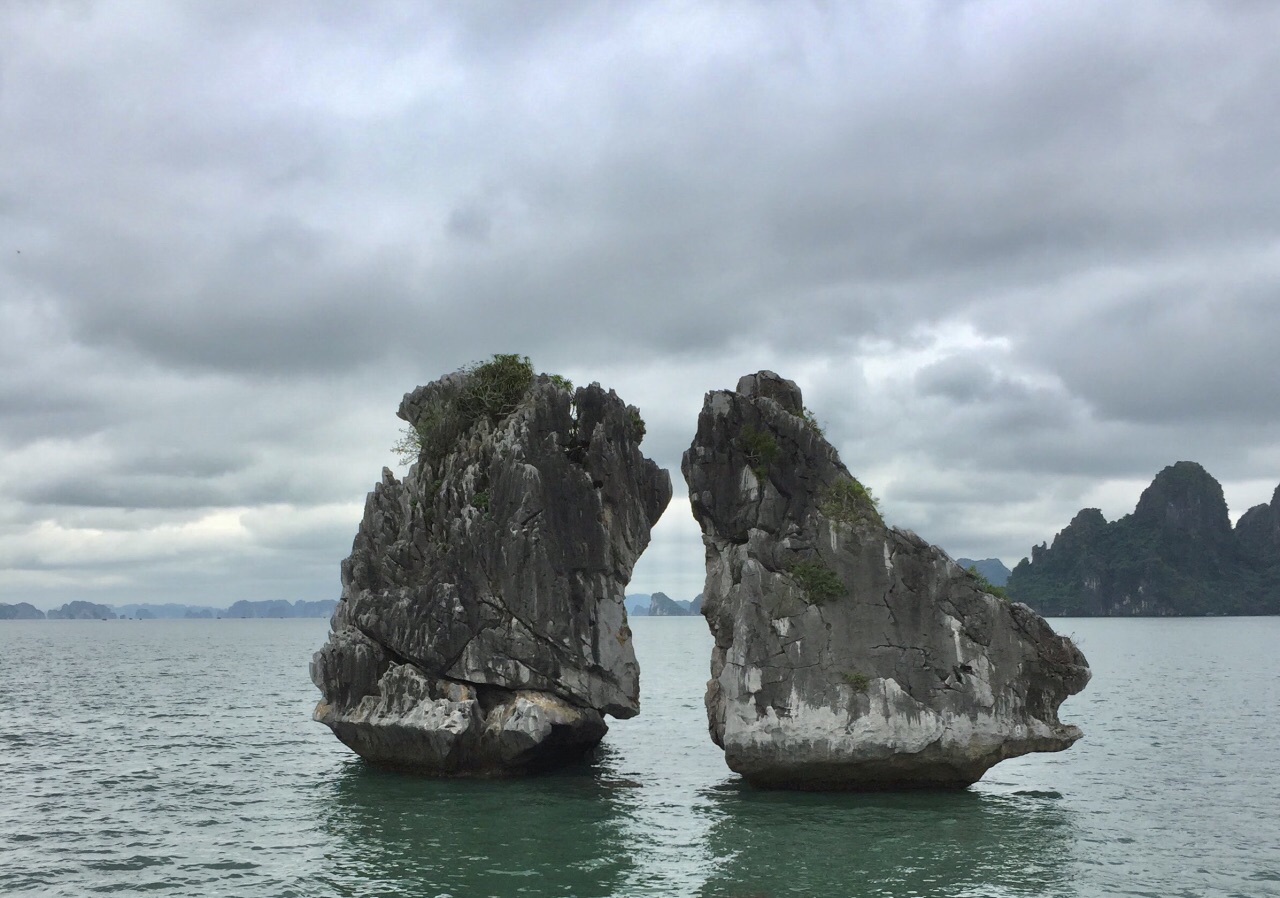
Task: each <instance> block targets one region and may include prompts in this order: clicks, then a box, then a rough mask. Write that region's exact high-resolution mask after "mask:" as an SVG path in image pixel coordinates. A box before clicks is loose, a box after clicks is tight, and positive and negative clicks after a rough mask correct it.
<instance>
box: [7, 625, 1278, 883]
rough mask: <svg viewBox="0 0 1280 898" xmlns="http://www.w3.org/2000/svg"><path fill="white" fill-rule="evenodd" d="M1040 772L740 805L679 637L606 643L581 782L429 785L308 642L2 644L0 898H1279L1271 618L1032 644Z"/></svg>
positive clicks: (223, 637)
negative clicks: (330, 689)
mask: <svg viewBox="0 0 1280 898" xmlns="http://www.w3.org/2000/svg"><path fill="white" fill-rule="evenodd" d="M1053 623H1054V624H1055V626H1056V627H1057V628H1058V629H1059V630H1060V631H1063V632H1068V633H1071V632H1074V633H1075V635H1076V636H1077V638H1078V639H1079V640H1080V642H1081V643H1082V646H1083V648H1084V651H1085V653H1086V655H1087V656H1088V657H1089V660H1090V662H1091V664H1092V666H1093V670H1094V680H1093V682H1092V683H1091V684H1090V686H1089V688H1088V689H1087V690H1086V691H1085V692H1084V693H1083V694H1082V695H1079V696H1076V697H1075V698H1072V699H1071V700H1069V701H1068V702H1067V704H1066V705H1064V707H1063V718H1064V719H1065V720H1069V721H1071V722H1074V723H1077V724H1079V725H1080V726H1082V727H1083V728H1084V730H1085V733H1086V736H1085V739H1084V740H1083V741H1082V742H1080V743H1078V744H1077V745H1076V746H1075V747H1074V748H1072V749H1071V750H1069V751H1067V752H1063V753H1060V754H1054V755H1035V756H1030V757H1027V758H1020V759H1016V760H1013V761H1008V762H1005V763H1004V764H1001V765H999V766H997V767H996V768H994V769H993V770H992V771H991V772H989V773H988V774H987V776H986V777H985V778H984V779H983V781H982V782H980V783H979V784H977V785H976V786H974V787H973V788H971V789H969V790H967V791H965V792H961V793H951V794H912V795H812V794H787V793H773V792H759V791H754V790H752V789H749V788H746V787H744V786H743V785H742V784H741V783H740V782H739V781H738V780H737V778H736V777H735V776H734V775H733V774H732V773H731V772H730V771H729V770H728V769H727V768H725V766H724V763H723V760H722V757H721V754H720V752H719V750H718V749H716V748H715V746H714V745H712V744H711V742H710V741H709V739H708V738H707V736H706V724H705V715H704V711H703V708H702V691H703V686H704V683H705V680H706V677H707V665H708V658H709V654H710V637H709V635H708V633H707V630H706V626H705V624H704V623H703V621H702V620H701V619H700V618H654V619H644V618H641V619H638V620H635V621H633V623H632V625H633V628H634V630H635V639H636V649H637V653H638V654H639V657H640V662H641V667H642V691H643V696H642V703H643V708H642V713H641V716H640V717H638V718H635V719H634V720H629V721H620V722H614V723H613V726H612V729H611V730H610V732H609V735H608V736H607V737H606V739H605V742H604V743H603V744H602V746H601V749H600V751H599V753H598V756H597V757H596V758H595V759H594V760H593V761H592V763H590V764H588V765H584V766H582V767H580V768H576V769H573V770H569V771H564V772H562V773H558V774H554V775H547V776H541V777H537V778H533V779H523V780H508V781H475V782H466V781H459V782H448V781H433V780H427V779H417V778H412V777H406V776H399V775H393V774H385V773H380V772H377V771H372V770H369V769H367V768H366V767H365V766H364V765H363V764H362V763H361V762H360V761H359V760H358V759H356V758H355V757H354V756H353V755H351V754H350V753H349V752H348V751H347V749H346V748H344V747H343V746H342V745H341V744H340V743H338V742H337V740H335V739H334V738H333V737H332V736H331V735H330V733H329V731H328V730H327V729H325V728H324V727H322V726H320V725H318V724H314V723H312V722H311V721H310V712H311V708H312V706H313V705H314V702H315V700H316V698H317V694H316V692H315V690H314V688H313V687H312V685H311V683H310V682H309V681H308V679H307V673H306V666H307V660H308V658H309V656H310V653H311V652H312V651H313V650H314V649H316V648H317V647H318V646H319V645H320V644H321V643H322V642H323V640H324V637H325V632H326V629H327V622H325V621H319V620H301V621H298V620H293V621H260V620H259V621H255V620H223V621H216V620H215V621H163V620H161V621H105V622H104V621H83V622H81V621H47V622H46V621H30V622H27V621H21V622H5V623H3V624H0V790H2V791H0V895H5V896H8V895H57V896H62V895H68V896H70V895H76V896H79V895H98V894H117V895H158V896H174V895H193V896H196V895H227V896H250V898H252V896H308V898H310V896H331V895H333V896H336V895H343V896H346V895H351V896H357V895H358V896H383V895H385V896H451V898H471V896H531V898H532V896H547V898H551V896H632V895H636V896H725V898H729V896H736V898H765V896H767V898H780V896H809V895H812V896H893V898H905V896H938V898H967V896H992V898H995V896H1113V895H1117V896H1119V895H1134V896H1152V898H1156V896H1158V898H1170V896H1244V898H1263V896H1280V619H1274V618H1267V619H1261V618H1253V619H1195V620H1190V619H1184V620H1060V621H1054V622H1053Z"/></svg>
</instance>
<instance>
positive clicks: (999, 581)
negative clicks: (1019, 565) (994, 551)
mask: <svg viewBox="0 0 1280 898" xmlns="http://www.w3.org/2000/svg"><path fill="white" fill-rule="evenodd" d="M956 564H958V565H960V566H961V567H962V568H964V569H965V570H968V569H969V568H973V569H974V570H975V571H977V572H978V573H979V574H981V575H982V576H984V577H986V578H987V582H988V583H990V584H991V585H992V586H1004V585H1005V584H1006V583H1008V582H1009V569H1008V568H1007V567H1005V566H1004V562H1003V561H1001V560H1000V559H999V558H983V559H982V560H980V561H974V560H973V559H972V558H957V559H956Z"/></svg>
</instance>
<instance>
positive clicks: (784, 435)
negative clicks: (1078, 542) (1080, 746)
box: [682, 371, 1090, 789]
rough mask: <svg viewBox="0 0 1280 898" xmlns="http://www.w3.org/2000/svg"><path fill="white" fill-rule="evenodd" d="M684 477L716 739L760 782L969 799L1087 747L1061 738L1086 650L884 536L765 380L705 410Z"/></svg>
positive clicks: (913, 541)
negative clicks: (701, 582) (1017, 764)
mask: <svg viewBox="0 0 1280 898" xmlns="http://www.w3.org/2000/svg"><path fill="white" fill-rule="evenodd" d="M682 469H683V472H684V475H685V479H686V480H687V481H688V483H689V496H690V499H691V501H692V506H693V513H694V516H695V517H696V518H697V520H698V522H699V524H700V525H701V527H702V532H703V542H704V544H705V547H706V558H707V581H706V589H705V595H704V598H703V605H702V613H703V615H704V616H705V617H706V619H707V622H708V624H709V626H710V627H711V631H712V633H713V635H714V636H715V648H714V649H713V654H712V660H711V680H710V681H709V682H708V684H707V694H706V705H707V716H708V723H709V727H710V731H711V738H712V739H713V740H714V741H715V742H716V744H717V745H719V746H721V747H722V748H723V749H724V752H725V759H726V761H727V762H728V764H729V766H730V767H731V768H732V769H733V770H735V771H737V772H738V773H740V774H741V775H742V776H743V777H745V778H746V779H747V780H748V781H750V782H751V783H753V784H756V785H760V786H765V787H774V788H794V789H901V788H959V787H964V786H967V785H969V784H971V783H973V782H975V781H976V780H977V779H979V778H980V777H981V776H982V775H983V773H985V772H986V771H987V770H988V769H989V768H990V767H991V766H992V765H994V764H996V763H998V762H1000V761H1002V760H1004V759H1005V758H1012V757H1016V756H1018V755H1022V754H1026V753H1028V752H1034V751H1060V750H1062V749H1065V748H1067V747H1068V746H1070V745H1071V744H1072V743H1073V742H1075V741H1076V740H1077V739H1079V738H1080V736H1081V733H1080V730H1079V729H1078V728H1076V727H1074V726H1069V725H1065V724H1063V723H1061V722H1060V721H1059V720H1058V707H1059V706H1060V705H1061V704H1062V702H1063V701H1064V700H1065V699H1066V698H1067V696H1069V695H1073V694H1075V693H1077V692H1079V691H1080V690H1082V689H1083V688H1084V687H1085V685H1086V684H1087V683H1088V681H1089V676H1090V673H1089V667H1088V663H1087V662H1086V660H1085V658H1084V656H1083V655H1082V654H1081V652H1080V650H1079V649H1078V648H1077V647H1076V646H1075V645H1074V644H1073V643H1072V642H1071V640H1070V639H1068V638H1066V637H1063V636H1059V635H1057V634H1055V633H1054V632H1053V630H1052V629H1051V628H1050V627H1049V625H1048V624H1046V623H1045V622H1044V620H1043V619H1042V618H1040V617H1039V616H1038V615H1037V614H1035V612H1033V611H1031V610H1030V609H1029V608H1027V607H1026V606H1025V605H1020V604H1011V603H1010V602H1008V601H1007V600H1005V599H1003V598H1000V597H998V596H996V595H993V594H990V593H988V592H986V591H985V590H984V588H983V586H982V585H981V583H980V582H979V581H978V580H976V579H975V578H974V577H973V576H971V575H970V574H969V573H968V572H966V571H965V570H964V569H962V568H961V567H960V566H959V565H957V564H956V563H955V562H954V561H952V560H951V558H950V557H948V556H947V554H946V553H945V552H943V551H942V550H941V549H939V548H937V547H935V546H931V545H929V544H928V543H926V542H925V541H924V540H922V539H920V538H919V537H918V536H916V535H915V534H913V533H910V532H908V531H905V530H899V529H897V528H893V527H888V526H886V525H885V524H884V523H883V521H882V520H881V518H880V515H879V513H878V511H877V510H876V508H875V506H874V504H873V502H872V501H871V500H870V498H869V497H868V496H867V495H866V493H865V492H864V491H862V489H861V486H860V485H858V484H857V481H856V480H854V479H853V478H852V477H851V476H850V475H849V472H848V470H847V469H846V468H845V466H844V465H843V464H842V463H841V461H840V458H839V456H838V454H837V453H836V451H835V449H834V448H833V447H832V446H831V444H830V443H828V442H827V441H826V439H825V438H824V437H823V436H822V434H821V432H820V431H819V430H818V428H817V427H816V426H814V425H813V424H812V423H811V422H810V421H809V420H807V419H806V416H805V411H804V404H803V399H802V397H801V394H800V390H799V388H798V387H797V386H796V385H795V384H794V383H792V382H791V381H788V380H784V379H782V378H780V377H779V376H778V375H776V374H774V373H772V372H768V371H762V372H759V373H757V374H753V375H748V376H746V377H744V378H742V379H741V380H740V381H739V382H738V387H737V390H736V391H727V390H725V391H716V392H712V393H708V394H707V396H706V400H705V403H704V405H703V408H702V413H701V414H700V416H699V418H698V431H697V435H696V437H695V438H694V441H693V444H692V446H690V448H689V450H688V451H687V452H686V453H685V455H684V462H683V465H682Z"/></svg>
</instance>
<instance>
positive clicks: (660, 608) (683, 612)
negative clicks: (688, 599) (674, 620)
mask: <svg viewBox="0 0 1280 898" xmlns="http://www.w3.org/2000/svg"><path fill="white" fill-rule="evenodd" d="M692 613H693V612H692V611H690V610H689V607H688V605H687V604H686V603H684V602H677V601H676V600H675V599H673V598H671V596H669V595H667V594H666V593H665V592H655V593H654V594H653V595H651V596H650V597H649V615H648V616H649V617H688V616H689V615H691V614H692Z"/></svg>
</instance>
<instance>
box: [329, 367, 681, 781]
mask: <svg viewBox="0 0 1280 898" xmlns="http://www.w3.org/2000/svg"><path fill="white" fill-rule="evenodd" d="M399 415H400V417H401V418H403V419H404V420H405V421H407V422H409V424H410V425H411V426H412V427H413V428H414V429H413V431H411V432H410V434H411V436H412V438H413V440H412V441H413V443H414V446H415V450H416V452H417V460H416V462H415V463H414V464H413V465H412V466H411V467H410V469H409V472H408V474H407V475H406V476H405V478H404V480H403V481H400V480H397V479H396V478H395V477H394V476H393V475H392V474H391V472H390V471H389V470H385V469H384V470H383V475H382V482H381V483H380V484H378V485H377V486H376V487H375V488H374V490H373V492H372V493H370V494H369V497H368V501H367V503H366V505H365V513H364V520H363V521H362V523H361V525H360V529H359V532H358V533H357V534H356V538H355V544H354V546H353V547H352V551H351V556H350V557H349V558H348V559H347V560H346V561H345V562H343V565H342V598H341V601H340V602H339V604H338V607H337V608H336V609H335V611H334V614H333V620H332V632H331V633H330V636H329V641H328V643H327V644H326V645H325V646H324V647H323V648H321V649H320V651H319V652H317V653H316V655H315V657H314V659H313V660H312V664H311V677H312V680H313V681H314V682H315V684H316V685H317V686H318V687H319V688H320V691H321V692H322V693H323V699H322V700H321V701H320V703H319V704H318V705H317V706H316V711H315V718H316V720H319V721H321V722H323V723H325V724H327V725H328V726H330V727H331V728H332V729H333V731H334V733H335V734H336V735H337V736H338V738H339V739H341V740H342V741H343V742H344V743H346V744H347V745H348V746H350V747H351V748H352V749H353V750H355V751H356V752H357V753H358V754H360V755H361V756H362V757H364V758H365V759H366V760H368V761H370V762H372V763H374V764H378V765H381V766H387V767H394V768H400V769H408V770H413V771H419V772H425V773H432V774H459V775H465V774H498V773H510V772H520V771H524V770H529V769H534V768H539V767H545V766H550V765H554V764H556V763H559V762H562V761H565V760H569V759H572V758H574V757H577V756H580V755H581V754H582V753H583V752H585V751H586V750H589V749H590V748H591V747H592V746H594V745H595V744H596V743H597V742H598V741H599V740H600V738H601V736H603V735H604V733H605V731H606V729H607V726H606V725H605V722H604V717H603V716H604V715H605V714H609V715H612V716H614V717H619V718H623V717H631V716H633V715H635V714H636V713H637V712H638V711H639V668H638V665H637V664H636V659H635V653H634V650H633V647H632V644H631V631H630V629H629V628H628V627H627V618H626V611H625V609H624V607H623V594H624V588H625V586H626V584H627V582H628V581H629V580H630V577H631V571H632V567H633V565H634V564H635V561H636V559H637V558H638V557H639V555H640V553H641V552H642V551H643V550H644V548H645V547H646V545H648V542H649V531H650V528H651V527H652V525H653V524H654V523H655V522H656V521H657V519H658V517H659V515H661V513H662V511H663V509H664V508H665V507H666V505H667V503H668V501H669V500H670V498H671V481H670V478H669V476H668V475H667V472H666V471H663V470H661V469H659V468H658V467H657V466H656V465H655V464H654V463H653V462H652V461H650V460H649V459H647V458H645V457H644V456H643V455H642V454H641V452H640V448H639V444H640V440H641V439H642V437H643V434H644V422H643V421H642V420H641V418H640V415H639V413H638V412H637V410H636V409H635V408H634V407H631V406H628V405H626V404H624V403H623V402H622V401H621V400H620V399H619V398H618V397H617V396H616V395H615V394H614V393H613V392H612V391H605V390H604V389H602V388H601V387H600V386H599V384H592V385H591V386H589V387H585V388H581V389H578V390H576V391H574V390H572V388H570V387H568V386H567V384H566V383H565V382H564V381H563V380H561V379H559V378H554V377H548V376H546V375H539V376H536V377H535V376H534V375H533V373H532V368H531V367H528V360H527V359H525V360H523V361H521V360H520V359H518V357H514V356H497V357H495V359H494V361H493V362H491V363H489V364H488V365H480V366H474V367H473V368H470V369H465V370H463V371H460V372H456V373H454V374H452V375H449V376H447V377H444V378H442V379H441V380H438V381H436V382H434V383H432V384H429V385H427V386H425V387H419V388H418V389H416V390H415V391H413V392H412V393H409V394H407V395H406V396H405V397H404V401H403V402H402V403H401V405H400V410H399Z"/></svg>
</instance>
